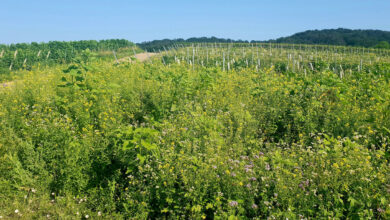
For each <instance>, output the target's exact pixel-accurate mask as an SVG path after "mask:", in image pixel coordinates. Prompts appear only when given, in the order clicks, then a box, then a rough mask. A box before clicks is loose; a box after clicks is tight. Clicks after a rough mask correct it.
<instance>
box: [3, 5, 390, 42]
mask: <svg viewBox="0 0 390 220" xmlns="http://www.w3.org/2000/svg"><path fill="white" fill-rule="evenodd" d="M338 27H345V28H352V29H381V30H388V31H390V0H337V1H335V0H311V1H309V0H236V1H230V0H224V1H223V0H197V1H195V0H181V1H179V0H165V1H156V0H149V1H145V0H128V1H125V0H77V1H76V0H1V1H0V43H6V44H9V43H17V42H33V41H35V42H47V41H51V40H61V41H62V40H66V41H68V40H91V39H94V40H100V39H110V38H124V39H128V40H131V41H133V42H142V41H148V40H154V39H163V38H189V37H194V36H195V37H201V36H208V37H210V36H216V37H224V38H232V39H243V40H268V39H274V38H278V37H281V36H288V35H291V34H293V33H296V32H300V31H304V30H307V29H324V28H338Z"/></svg>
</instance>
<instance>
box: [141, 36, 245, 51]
mask: <svg viewBox="0 0 390 220" xmlns="http://www.w3.org/2000/svg"><path fill="white" fill-rule="evenodd" d="M183 43H249V41H245V40H232V39H225V38H217V37H192V38H188V39H186V40H185V39H182V38H178V39H172V40H171V39H163V40H153V41H147V42H142V43H139V44H137V45H138V46H139V47H140V48H142V49H143V50H147V51H152V52H153V51H158V50H164V49H168V48H169V47H172V46H173V45H175V44H183Z"/></svg>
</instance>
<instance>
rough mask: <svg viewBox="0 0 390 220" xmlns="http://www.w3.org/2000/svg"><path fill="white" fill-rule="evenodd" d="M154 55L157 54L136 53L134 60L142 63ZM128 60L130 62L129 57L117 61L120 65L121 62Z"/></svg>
mask: <svg viewBox="0 0 390 220" xmlns="http://www.w3.org/2000/svg"><path fill="white" fill-rule="evenodd" d="M156 55H157V53H138V54H136V55H135V58H136V59H137V60H138V61H140V62H144V61H146V60H148V59H149V58H151V57H153V56H156ZM132 57H133V56H132ZM129 60H131V59H130V57H123V58H121V59H118V61H119V62H120V63H121V62H129Z"/></svg>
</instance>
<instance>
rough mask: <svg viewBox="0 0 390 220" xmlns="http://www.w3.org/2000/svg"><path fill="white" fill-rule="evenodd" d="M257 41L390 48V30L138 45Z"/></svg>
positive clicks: (151, 48) (152, 47)
mask: <svg viewBox="0 0 390 220" xmlns="http://www.w3.org/2000/svg"><path fill="white" fill-rule="evenodd" d="M230 42H231V43H249V42H251V43H255V42H263V43H267V42H274V43H291V44H322V45H340V46H360V47H379V48H388V49H390V31H381V30H350V29H344V28H339V29H325V30H310V31H305V32H300V33H296V34H294V35H291V36H289V37H281V38H278V39H276V40H269V41H257V40H252V41H245V40H232V39H224V38H216V37H198V38H196V37H193V38H189V39H187V40H185V39H181V38H179V39H172V40H170V39H164V40H154V41H148V42H143V43H139V44H138V46H139V47H141V48H142V49H144V50H148V51H158V50H164V49H169V48H170V47H172V46H174V45H175V44H183V43H230Z"/></svg>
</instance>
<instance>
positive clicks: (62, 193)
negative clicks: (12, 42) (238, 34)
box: [0, 48, 390, 219]
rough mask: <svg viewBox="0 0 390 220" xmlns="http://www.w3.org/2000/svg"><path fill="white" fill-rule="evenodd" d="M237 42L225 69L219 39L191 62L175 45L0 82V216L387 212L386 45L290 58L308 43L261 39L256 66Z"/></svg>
mask: <svg viewBox="0 0 390 220" xmlns="http://www.w3.org/2000/svg"><path fill="white" fill-rule="evenodd" d="M244 49H246V51H244ZM244 49H243V48H230V50H231V53H230V54H228V55H229V59H228V58H226V57H225V59H226V60H225V62H228V61H231V60H233V59H234V60H235V61H236V62H234V63H233V64H232V66H231V68H230V69H229V70H228V69H227V68H226V67H225V71H223V68H222V66H221V63H223V57H221V54H222V53H221V52H226V50H225V51H221V48H218V49H215V50H214V51H213V53H210V54H209V57H208V59H209V63H207V59H206V58H205V56H204V53H202V52H204V50H203V51H202V50H201V48H198V53H199V55H197V57H195V58H194V60H195V63H194V64H193V66H190V64H189V63H187V62H186V59H185V58H186V57H185V55H183V54H186V51H187V49H186V48H185V49H184V51H180V50H178V51H176V52H175V54H172V53H173V52H171V51H169V52H168V53H166V54H163V55H164V56H165V57H164V59H165V61H166V63H165V65H164V64H163V63H162V60H161V59H159V58H154V59H152V60H151V61H150V62H147V63H141V62H138V63H131V64H119V65H114V64H113V62H112V59H111V60H110V61H107V62H105V61H103V60H97V59H94V57H96V56H98V55H96V54H91V52H90V51H88V50H85V51H84V52H82V53H81V54H80V55H79V56H77V57H76V58H75V59H73V60H72V64H70V65H54V66H51V67H48V68H33V70H32V71H21V72H19V74H20V76H21V77H20V79H19V81H18V82H14V84H13V85H12V86H8V87H4V88H2V87H0V216H3V217H4V218H25V219H39V218H47V216H49V217H50V218H58V219H67V218H71V219H79V218H87V217H89V218H93V219H98V218H107V219H163V218H166V219H174V218H184V219H186V218H188V219H253V218H255V219H266V218H275V219H286V218H288V219H305V218H307V219H309V218H311V219H325V218H332V219H333V218H335V219H339V218H340V219H369V218H376V219H386V218H389V217H390V196H389V193H388V191H389V186H390V177H389V175H388V173H389V172H390V166H389V159H390V153H389V145H390V140H389V136H390V121H389V120H388V119H389V117H390V101H389V100H390V92H389V89H388V88H389V86H390V81H389V77H390V75H389V70H390V68H389V63H390V62H389V59H388V57H387V56H381V55H378V54H368V55H366V58H367V59H368V58H372V59H371V60H372V62H371V63H369V62H367V63H364V64H363V68H362V69H360V65H361V64H360V58H361V57H358V56H356V55H351V54H346V55H345V56H344V57H342V58H343V59H342V63H340V64H339V63H337V65H336V64H335V62H333V63H332V60H333V59H332V57H327V54H326V52H322V53H319V54H318V56H317V57H313V58H312V59H307V60H305V61H306V63H304V62H303V61H302V63H304V64H305V65H302V66H300V67H299V68H298V65H297V64H296V62H295V65H294V62H293V58H292V57H293V56H288V55H289V54H293V55H294V56H295V57H299V55H301V56H302V57H304V58H309V57H310V56H311V55H312V54H313V50H307V51H305V53H306V54H304V52H302V51H296V50H294V49H291V48H286V49H279V50H278V51H275V49H274V48H273V50H272V51H269V50H268V49H266V48H260V55H259V56H260V58H261V67H260V68H259V67H258V66H257V69H256V67H255V66H256V65H258V64H257V62H256V61H254V62H253V64H252V61H251V55H252V54H255V51H256V48H254V49H253V50H249V49H248V48H244ZM270 52H272V55H269V57H267V56H266V55H264V56H263V55H261V53H263V54H270ZM169 53H171V54H169ZM226 54H227V52H226ZM305 55H306V56H305ZM225 56H226V55H225ZM177 60H180V61H179V62H178V61H177ZM340 60H341V59H340ZM202 61H203V63H202ZM221 61H222V62H221ZM215 63H218V64H219V65H215ZM309 63H311V65H313V69H312V67H311V66H310V65H309ZM234 65H236V66H234ZM332 65H333V66H332ZM339 65H342V67H341V68H342V69H343V70H344V71H345V73H344V75H343V74H340V73H339V72H337V71H334V70H333V67H337V66H339ZM358 65H359V66H358ZM341 68H340V69H341ZM340 69H339V71H341V70H340ZM58 85H61V86H58Z"/></svg>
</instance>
